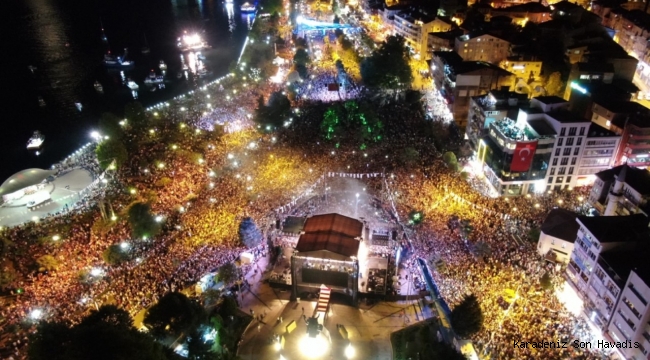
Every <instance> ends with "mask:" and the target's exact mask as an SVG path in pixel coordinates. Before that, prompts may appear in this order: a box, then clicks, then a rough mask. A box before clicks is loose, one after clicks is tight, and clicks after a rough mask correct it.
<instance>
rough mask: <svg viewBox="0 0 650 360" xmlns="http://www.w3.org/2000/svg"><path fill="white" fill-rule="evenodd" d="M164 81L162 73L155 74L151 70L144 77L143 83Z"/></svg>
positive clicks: (152, 83)
mask: <svg viewBox="0 0 650 360" xmlns="http://www.w3.org/2000/svg"><path fill="white" fill-rule="evenodd" d="M163 82H165V78H164V77H163V76H162V75H156V72H155V71H153V70H151V72H150V73H149V76H147V77H146V78H145V79H144V83H145V84H147V85H155V84H160V83H163Z"/></svg>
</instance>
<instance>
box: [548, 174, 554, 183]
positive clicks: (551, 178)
mask: <svg viewBox="0 0 650 360" xmlns="http://www.w3.org/2000/svg"><path fill="white" fill-rule="evenodd" d="M548 183H549V184H552V183H553V177H552V176H551V177H549V178H548Z"/></svg>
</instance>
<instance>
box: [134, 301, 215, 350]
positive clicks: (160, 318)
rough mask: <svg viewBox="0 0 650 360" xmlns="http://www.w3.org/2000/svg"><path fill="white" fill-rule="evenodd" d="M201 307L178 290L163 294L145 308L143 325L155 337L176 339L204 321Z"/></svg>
mask: <svg viewBox="0 0 650 360" xmlns="http://www.w3.org/2000/svg"><path fill="white" fill-rule="evenodd" d="M206 320H207V319H206V314H205V310H204V309H203V307H202V306H201V305H200V304H199V303H197V302H196V301H194V300H191V299H190V298H188V297H187V296H185V295H184V294H182V293H180V292H170V293H167V294H165V295H164V296H163V297H162V298H160V300H159V301H158V303H156V304H155V305H154V306H152V307H151V308H149V310H147V314H146V315H145V317H144V322H143V323H144V325H145V326H146V327H147V328H148V329H149V330H150V331H151V335H152V336H153V337H155V338H156V339H159V340H163V339H174V340H175V339H176V338H178V337H179V336H181V335H185V336H188V335H189V334H190V332H191V331H192V330H194V329H196V328H197V327H198V326H199V325H201V324H202V323H204V322H205V321H206Z"/></svg>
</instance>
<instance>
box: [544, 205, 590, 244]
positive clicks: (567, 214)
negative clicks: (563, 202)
mask: <svg viewBox="0 0 650 360" xmlns="http://www.w3.org/2000/svg"><path fill="white" fill-rule="evenodd" d="M577 217H578V214H577V213H574V212H573V211H569V210H565V209H560V208H555V209H553V210H551V211H550V212H549V213H548V215H546V219H544V222H543V223H542V227H541V231H542V232H543V233H544V234H546V235H549V236H553V237H555V238H558V239H561V240H564V241H568V242H571V243H573V242H574V241H575V240H576V237H577V235H578V229H579V228H580V225H579V224H578V223H577V222H576V218H577Z"/></svg>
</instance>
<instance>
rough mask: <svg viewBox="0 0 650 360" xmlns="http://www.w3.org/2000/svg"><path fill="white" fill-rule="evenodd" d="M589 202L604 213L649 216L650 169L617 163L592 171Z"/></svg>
mask: <svg viewBox="0 0 650 360" xmlns="http://www.w3.org/2000/svg"><path fill="white" fill-rule="evenodd" d="M595 177H596V180H595V182H594V185H593V187H592V188H591V192H590V193H589V200H588V201H589V205H591V206H592V207H593V208H594V209H595V210H596V212H597V213H598V214H604V215H611V216H614V215H630V214H644V215H646V216H648V215H650V204H649V203H648V200H649V199H650V172H648V170H645V169H637V168H635V167H630V166H628V165H625V164H623V165H620V166H617V167H614V168H611V169H607V170H603V171H601V172H598V173H596V174H595Z"/></svg>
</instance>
